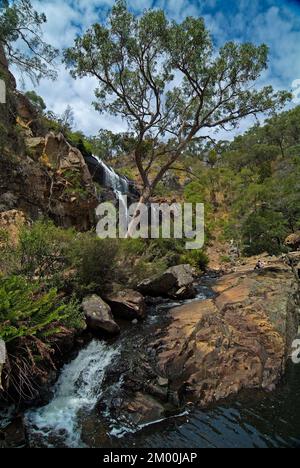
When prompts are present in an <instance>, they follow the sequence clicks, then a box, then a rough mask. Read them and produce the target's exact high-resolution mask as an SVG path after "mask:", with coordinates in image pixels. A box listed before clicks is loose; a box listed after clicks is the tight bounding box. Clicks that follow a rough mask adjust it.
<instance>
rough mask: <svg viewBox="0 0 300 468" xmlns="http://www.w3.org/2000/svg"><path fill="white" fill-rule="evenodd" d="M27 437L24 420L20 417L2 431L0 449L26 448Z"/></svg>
mask: <svg viewBox="0 0 300 468" xmlns="http://www.w3.org/2000/svg"><path fill="white" fill-rule="evenodd" d="M25 446H26V435H25V428H24V423H23V419H22V418H21V417H18V418H16V419H14V420H13V422H12V423H10V424H9V425H8V426H6V427H5V428H4V429H0V448H24V447H25Z"/></svg>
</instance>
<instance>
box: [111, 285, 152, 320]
mask: <svg viewBox="0 0 300 468" xmlns="http://www.w3.org/2000/svg"><path fill="white" fill-rule="evenodd" d="M105 299H106V301H107V303H108V304H109V305H110V307H111V310H112V313H113V315H114V316H116V317H119V318H123V319H127V320H134V319H138V320H141V319H143V318H145V316H146V303H145V300H144V297H143V296H142V294H140V293H139V292H137V291H134V290H133V289H124V290H122V291H118V292H115V293H113V294H110V295H109V296H107V297H106V298H105Z"/></svg>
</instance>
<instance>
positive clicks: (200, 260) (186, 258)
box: [180, 250, 209, 271]
mask: <svg viewBox="0 0 300 468" xmlns="http://www.w3.org/2000/svg"><path fill="white" fill-rule="evenodd" d="M208 261H209V260H208V257H207V255H206V254H205V253H204V252H203V250H190V251H187V252H186V253H185V254H183V255H182V256H181V259H180V263H181V264H185V263H189V264H190V265H192V266H193V267H194V268H196V269H197V270H198V271H205V270H206V267H207V265H208Z"/></svg>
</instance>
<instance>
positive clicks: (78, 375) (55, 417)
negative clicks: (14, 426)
mask: <svg viewBox="0 0 300 468" xmlns="http://www.w3.org/2000/svg"><path fill="white" fill-rule="evenodd" d="M118 352H119V351H118V348H117V347H114V346H113V345H108V344H106V343H104V342H101V341H96V340H93V341H91V343H90V344H89V345H88V346H87V347H86V348H84V349H83V350H81V351H80V353H79V354H78V356H77V358H76V359H75V360H74V361H72V362H71V363H70V364H67V365H66V366H65V367H64V368H63V370H62V372H61V374H60V378H59V379H58V381H57V383H56V385H55V388H54V396H53V399H52V400H51V401H50V403H49V404H48V405H47V406H44V407H42V408H37V409H33V410H30V411H28V412H27V413H26V417H25V424H26V426H27V429H28V432H29V438H30V440H32V442H33V443H34V441H35V440H38V439H39V438H41V440H42V441H43V442H45V441H47V445H49V446H51V438H52V439H53V440H55V444H56V446H57V441H58V440H60V442H62V443H63V444H64V445H66V446H68V447H80V446H82V445H83V444H82V442H81V431H80V422H79V415H80V412H82V411H84V413H88V412H90V411H92V410H93V409H94V407H95V405H96V403H97V402H98V400H99V397H100V395H101V384H102V381H103V378H104V375H105V370H106V368H107V367H108V366H109V365H111V363H112V362H113V360H114V358H115V356H116V355H117V354H118ZM55 444H54V445H55Z"/></svg>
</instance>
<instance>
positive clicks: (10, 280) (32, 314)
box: [0, 276, 78, 343]
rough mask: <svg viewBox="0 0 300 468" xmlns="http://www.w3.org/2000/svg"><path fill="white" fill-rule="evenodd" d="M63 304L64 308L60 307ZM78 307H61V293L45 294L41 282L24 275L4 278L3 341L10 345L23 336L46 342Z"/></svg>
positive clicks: (0, 295) (0, 301) (0, 296)
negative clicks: (45, 339) (59, 295)
mask: <svg viewBox="0 0 300 468" xmlns="http://www.w3.org/2000/svg"><path fill="white" fill-rule="evenodd" d="M59 303H60V305H59ZM76 308H78V306H77V305H76V303H75V302H74V301H72V302H71V303H69V304H68V305H67V306H66V305H64V304H61V301H60V300H59V298H58V296H57V291H56V290H55V289H51V290H50V291H48V292H41V291H40V289H39V285H38V284H37V283H32V282H30V281H28V280H27V279H25V278H23V277H21V276H11V277H5V278H1V279H0V338H2V339H3V340H4V341H5V342H6V343H9V342H11V341H13V340H16V339H18V338H23V337H29V336H36V337H38V338H39V339H43V338H45V337H46V336H47V337H48V336H50V335H51V333H52V332H53V330H52V328H53V324H55V331H54V332H53V333H54V334H56V333H57V331H58V330H59V328H57V326H62V325H63V324H64V322H65V321H66V320H67V319H69V318H70V316H71V315H72V314H73V312H74V310H75V311H76Z"/></svg>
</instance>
